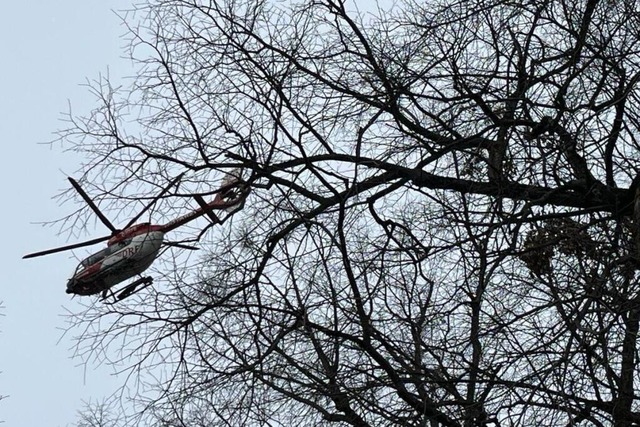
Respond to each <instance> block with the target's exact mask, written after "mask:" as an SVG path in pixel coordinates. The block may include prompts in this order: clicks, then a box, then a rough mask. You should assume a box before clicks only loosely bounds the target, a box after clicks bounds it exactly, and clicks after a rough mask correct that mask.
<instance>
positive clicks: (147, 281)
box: [102, 276, 153, 304]
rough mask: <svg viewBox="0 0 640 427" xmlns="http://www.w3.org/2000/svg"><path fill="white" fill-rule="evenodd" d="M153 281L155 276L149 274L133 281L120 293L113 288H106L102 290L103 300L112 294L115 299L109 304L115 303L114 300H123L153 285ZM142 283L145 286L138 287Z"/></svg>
mask: <svg viewBox="0 0 640 427" xmlns="http://www.w3.org/2000/svg"><path fill="white" fill-rule="evenodd" d="M152 283H153V277H151V276H147V277H141V278H139V279H138V280H135V281H133V282H131V283H130V284H128V285H127V286H125V287H124V288H123V289H122V290H121V291H119V292H118V293H115V292H113V290H111V289H105V290H104V291H102V301H105V300H106V299H107V298H109V297H110V296H111V297H113V299H114V301H113V302H111V303H108V304H113V303H114V302H117V301H122V300H123V299H125V298H127V297H130V296H131V295H133V294H135V293H136V292H138V291H141V290H143V289H144V288H146V287H147V286H149V285H151V284H152ZM140 284H143V285H144V286H142V287H140V288H138V285H140ZM136 288H137V289H136Z"/></svg>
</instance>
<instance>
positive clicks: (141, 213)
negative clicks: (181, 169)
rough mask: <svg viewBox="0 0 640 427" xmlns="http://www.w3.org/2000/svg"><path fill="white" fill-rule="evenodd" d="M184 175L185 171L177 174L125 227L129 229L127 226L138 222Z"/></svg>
mask: <svg viewBox="0 0 640 427" xmlns="http://www.w3.org/2000/svg"><path fill="white" fill-rule="evenodd" d="M183 175H184V173H181V174H179V175H178V176H176V177H175V178H173V179H172V180H171V182H170V183H169V184H168V185H167V186H166V187H164V188H163V189H162V191H161V192H160V194H158V195H157V196H156V197H154V199H153V200H152V201H151V202H149V204H147V206H145V207H144V209H142V210H141V211H140V212H139V213H138V215H136V216H134V217H133V219H131V221H129V222H128V223H127V225H126V226H125V227H124V228H125V229H127V228H129V227H131V226H132V225H133V224H135V222H136V221H137V220H138V219H140V217H141V216H142V215H144V213H145V212H146V211H148V210H149V209H150V208H151V206H153V204H154V203H156V202H157V201H158V200H160V198H161V197H162V196H164V195H165V194H166V193H167V191H169V189H170V188H171V187H173V186H174V185H175V184H176V183H177V182H178V181H179V180H180V178H182V176H183Z"/></svg>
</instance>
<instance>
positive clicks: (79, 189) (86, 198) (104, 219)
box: [69, 177, 119, 234]
mask: <svg viewBox="0 0 640 427" xmlns="http://www.w3.org/2000/svg"><path fill="white" fill-rule="evenodd" d="M69 182H70V183H71V185H73V188H75V189H76V191H77V192H78V193H79V194H80V195H81V196H82V198H83V199H84V201H85V202H87V204H88V205H89V207H90V208H91V209H92V210H93V211H94V212H95V213H96V215H98V218H100V221H102V223H103V224H104V225H106V226H107V228H108V229H109V230H111V232H112V233H113V234H115V233H117V232H118V231H119V230H118V229H117V228H115V227H114V226H113V224H111V222H109V220H108V219H107V217H106V216H104V214H103V213H102V212H100V209H98V206H97V205H96V204H95V203H93V200H91V199H90V198H89V196H88V195H87V193H85V192H84V190H83V189H82V187H80V184H78V183H77V182H76V180H75V179H73V178H71V177H69Z"/></svg>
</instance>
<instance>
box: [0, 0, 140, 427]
mask: <svg viewBox="0 0 640 427" xmlns="http://www.w3.org/2000/svg"><path fill="white" fill-rule="evenodd" d="M130 4H131V2H129V1H116V0H64V1H51V0H36V1H28V2H26V1H24V2H23V1H13V2H4V3H3V8H2V9H3V10H2V14H1V15H0V21H1V22H0V58H1V61H0V63H1V64H2V67H1V68H0V87H1V89H2V90H1V91H0V144H1V147H2V152H1V153H0V162H1V166H2V167H0V189H1V190H2V191H1V193H0V194H1V195H2V203H1V204H0V208H1V210H0V218H1V219H2V227H3V233H2V236H3V238H2V242H1V244H0V267H1V268H2V280H1V283H2V288H1V290H0V301H3V306H4V308H3V309H2V313H3V317H1V318H0V331H1V332H0V349H1V351H0V371H2V373H1V374H0V395H8V396H9V397H8V398H6V399H4V400H2V401H0V420H4V422H5V424H3V425H6V426H11V427H12V426H20V427H22V426H24V427H36V426H37V427H45V426H46V427H49V426H66V425H68V424H70V423H73V422H74V421H76V412H77V410H78V409H79V408H80V407H81V406H82V401H88V400H92V401H96V400H97V401H100V400H102V399H103V398H105V397H106V396H108V395H109V394H110V393H112V392H113V391H114V390H115V389H116V387H117V386H118V385H119V384H120V383H121V379H118V378H115V377H114V376H112V375H110V372H109V370H108V368H107V367H98V368H96V367H95V366H93V365H90V366H88V367H85V366H82V365H78V364H79V361H78V360H72V359H71V358H70V357H71V355H72V352H71V350H70V347H71V346H72V344H73V343H72V341H71V340H70V337H68V336H65V337H63V330H64V328H65V318H64V317H63V315H64V313H65V311H66V309H69V310H74V307H76V306H75V304H76V303H77V302H76V300H71V299H70V297H69V295H67V294H65V284H66V280H67V279H68V278H69V276H70V275H71V273H72V272H73V270H74V269H75V267H76V264H77V262H76V261H75V259H73V258H72V257H71V255H70V254H68V253H65V254H57V255H51V256H48V257H43V258H36V259H31V260H22V259H21V257H22V255H24V254H25V253H29V252H34V251H37V250H42V249H47V248H50V247H55V246H58V245H62V244H65V243H66V242H67V241H66V237H67V236H64V235H62V236H59V235H57V230H56V229H55V228H43V227H41V226H39V225H37V224H35V223H37V222H41V221H46V220H51V219H56V218H59V217H61V216H63V215H64V214H65V213H68V212H69V211H70V210H71V209H73V208H74V206H72V205H71V204H67V205H64V206H59V205H58V204H57V203H56V202H55V201H53V200H52V199H51V198H52V196H54V195H55V194H56V193H58V192H59V191H60V190H62V189H64V188H65V187H66V186H67V185H68V184H67V182H66V179H65V177H66V175H67V174H73V172H74V171H75V170H76V169H78V167H79V163H80V161H79V159H78V158H76V157H74V155H73V154H68V153H67V154H65V153H63V152H62V150H61V149H60V147H53V148H50V147H48V146H47V145H39V144H38V143H41V142H44V141H48V140H51V139H52V137H53V132H54V131H55V130H56V129H60V128H61V127H63V123H61V121H60V119H61V117H62V116H61V114H60V113H61V112H63V111H65V110H66V109H67V102H70V103H71V105H72V106H73V108H74V110H75V111H77V112H82V111H87V110H88V109H89V108H91V107H92V106H93V105H94V104H93V101H92V99H91V97H90V95H89V94H88V92H87V90H86V88H83V87H82V86H81V85H82V83H83V82H84V81H85V79H87V78H93V77H96V76H97V75H98V74H99V73H101V72H102V73H104V72H106V71H107V67H109V72H110V75H111V76H112V77H118V76H125V75H129V73H130V68H129V66H130V64H129V62H128V61H126V60H124V59H122V58H121V56H122V54H123V50H122V45H123V43H124V42H123V41H122V39H121V38H120V36H121V35H122V33H123V32H124V28H123V27H122V26H121V25H120V21H119V18H118V17H117V16H116V14H115V13H114V12H113V11H112V10H122V9H126V8H128V7H130ZM76 207H77V206H76ZM90 231H92V232H94V235H95V236H96V237H99V236H100V235H102V234H104V231H105V230H102V229H96V230H90ZM92 234H93V233H92Z"/></svg>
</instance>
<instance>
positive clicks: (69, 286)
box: [67, 279, 76, 294]
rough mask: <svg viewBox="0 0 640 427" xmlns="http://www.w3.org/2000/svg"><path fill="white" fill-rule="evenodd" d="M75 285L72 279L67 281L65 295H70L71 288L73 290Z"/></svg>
mask: <svg viewBox="0 0 640 427" xmlns="http://www.w3.org/2000/svg"><path fill="white" fill-rule="evenodd" d="M75 284H76V282H75V280H73V279H69V280H68V281H67V293H68V294H72V293H73V288H74V285H75Z"/></svg>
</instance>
